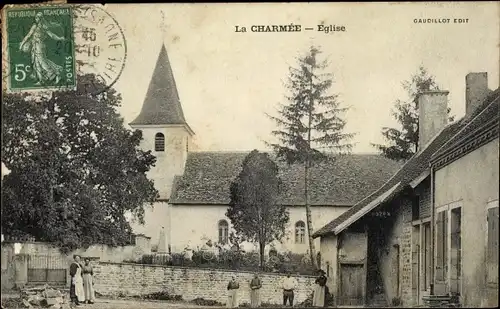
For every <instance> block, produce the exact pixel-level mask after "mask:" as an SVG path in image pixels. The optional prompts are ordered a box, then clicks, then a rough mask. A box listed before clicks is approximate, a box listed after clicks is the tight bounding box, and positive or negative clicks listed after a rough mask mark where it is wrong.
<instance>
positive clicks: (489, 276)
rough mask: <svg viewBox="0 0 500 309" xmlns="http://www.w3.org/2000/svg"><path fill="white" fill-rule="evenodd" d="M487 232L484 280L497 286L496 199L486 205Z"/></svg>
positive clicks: (490, 284) (492, 285) (494, 286)
mask: <svg viewBox="0 0 500 309" xmlns="http://www.w3.org/2000/svg"><path fill="white" fill-rule="evenodd" d="M487 220H488V232H487V233H488V234H487V246H486V247H487V249H486V250H487V251H486V280H487V284H488V285H489V286H491V287H493V288H498V232H499V231H498V200H496V201H494V202H491V203H489V205H488V217H487Z"/></svg>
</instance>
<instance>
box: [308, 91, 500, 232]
mask: <svg viewBox="0 0 500 309" xmlns="http://www.w3.org/2000/svg"><path fill="white" fill-rule="evenodd" d="M495 94H496V96H495ZM495 98H498V89H497V90H496V91H495V92H494V94H493V95H490V96H489V97H488V99H486V101H485V103H483V104H482V106H481V107H479V108H478V109H477V110H476V111H475V113H474V114H473V115H472V116H471V117H464V118H462V119H461V120H459V121H457V122H455V123H452V124H449V125H448V126H446V127H445V128H444V129H443V130H442V131H441V132H440V133H439V134H438V135H437V136H436V137H435V138H434V139H433V140H431V141H430V143H429V144H428V145H427V146H426V147H424V148H423V149H422V150H421V151H419V152H417V153H416V154H415V155H413V157H411V158H410V159H409V160H408V161H407V162H406V164H405V165H403V166H402V167H401V169H400V170H398V171H397V172H396V173H395V174H394V175H393V176H392V177H391V178H390V179H389V180H388V181H387V182H386V183H385V184H384V185H383V186H382V187H380V188H379V189H378V190H376V191H375V192H373V193H372V194H370V195H369V196H366V198H364V199H363V200H361V201H360V202H358V203H357V204H356V205H354V206H353V207H351V208H349V209H348V210H347V211H345V212H344V213H342V214H341V215H340V216H338V217H337V218H335V219H334V220H332V221H331V222H330V223H328V224H327V225H325V226H324V227H322V228H320V229H319V230H317V231H316V232H315V233H314V234H313V237H314V238H316V237H320V236H324V235H327V234H332V233H334V230H335V228H336V227H337V226H339V225H340V224H341V223H343V222H344V221H346V220H347V219H348V218H350V217H351V216H353V215H354V214H356V213H357V212H359V211H360V210H361V209H363V208H364V207H365V206H367V205H368V204H370V203H371V202H372V201H374V200H375V199H377V198H379V197H380V196H381V195H383V194H384V193H386V192H387V191H388V190H390V189H392V188H393V187H394V186H395V185H397V184H398V183H400V184H399V185H398V186H396V190H395V191H394V192H393V193H392V194H391V196H395V195H396V194H397V193H398V192H401V190H403V189H404V188H405V187H407V186H408V185H409V184H410V182H411V181H412V180H414V179H415V178H417V177H418V176H420V175H421V174H422V173H423V172H424V171H425V170H427V169H428V168H429V164H430V162H431V158H432V157H433V154H434V153H436V152H437V151H438V150H440V149H441V148H442V147H443V146H444V145H445V144H448V143H447V142H448V141H450V140H452V139H453V140H455V139H458V140H460V137H459V136H461V135H462V133H464V134H466V133H465V132H467V131H468V130H469V129H468V128H467V125H468V124H469V123H471V122H472V120H474V122H475V123H476V122H477V124H478V125H479V124H480V123H481V122H483V121H485V119H483V118H482V117H481V119H479V117H475V116H476V115H478V114H480V113H481V111H482V110H484V109H485V108H486V107H488V106H489V105H490V104H489V103H491V102H492V101H493V100H495ZM494 105H496V106H497V107H496V110H495V108H493V109H492V110H491V111H488V112H487V113H482V114H481V115H484V116H486V115H490V116H491V115H492V113H495V112H496V113H498V104H494ZM488 108H490V107H488ZM459 133H460V134H459Z"/></svg>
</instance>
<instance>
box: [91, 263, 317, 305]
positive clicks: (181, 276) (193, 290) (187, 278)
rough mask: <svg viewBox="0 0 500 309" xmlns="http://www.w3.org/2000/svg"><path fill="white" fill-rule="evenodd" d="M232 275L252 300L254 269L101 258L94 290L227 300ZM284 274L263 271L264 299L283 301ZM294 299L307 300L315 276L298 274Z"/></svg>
mask: <svg viewBox="0 0 500 309" xmlns="http://www.w3.org/2000/svg"><path fill="white" fill-rule="evenodd" d="M232 276H236V277H237V280H238V281H239V283H240V289H239V294H238V298H239V302H240V304H241V303H245V302H247V303H249V302H250V287H249V285H250V280H251V279H252V277H253V273H250V272H235V271H231V270H214V269H201V268H184V267H171V266H160V265H141V264H126V263H111V262H100V263H99V265H98V266H97V267H96V268H95V290H96V292H98V293H100V294H102V295H118V294H120V293H123V294H125V295H129V296H131V295H146V294H150V293H155V292H160V291H166V292H168V293H169V294H171V295H181V296H182V298H183V299H184V300H188V301H189V300H193V299H195V298H204V299H207V300H216V301H218V302H221V303H226V300H227V293H226V291H227V284H228V282H229V281H230V280H231V277H232ZM283 278H285V275H281V274H261V279H262V290H261V299H262V302H263V303H272V304H281V302H282V301H283V296H282V290H281V288H280V283H281V280H282V279H283ZM296 278H297V281H298V289H297V290H296V292H295V300H294V302H295V303H300V302H302V301H304V300H305V299H306V298H307V297H308V296H309V295H310V294H311V293H312V291H313V286H314V280H315V278H314V277H308V276H297V277H296Z"/></svg>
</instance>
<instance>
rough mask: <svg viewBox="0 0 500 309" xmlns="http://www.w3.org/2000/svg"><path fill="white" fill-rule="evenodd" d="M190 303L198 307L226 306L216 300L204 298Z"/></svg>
mask: <svg viewBox="0 0 500 309" xmlns="http://www.w3.org/2000/svg"><path fill="white" fill-rule="evenodd" d="M190 303H192V304H195V305H198V306H218V307H220V306H224V304H223V303H219V302H218V301H216V300H210V299H204V298H202V297H198V298H195V299H193V300H192V301H190Z"/></svg>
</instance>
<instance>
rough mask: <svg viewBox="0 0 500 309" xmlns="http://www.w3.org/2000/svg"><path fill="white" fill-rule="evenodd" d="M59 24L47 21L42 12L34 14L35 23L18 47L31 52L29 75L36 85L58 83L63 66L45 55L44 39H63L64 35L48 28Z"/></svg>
mask: <svg viewBox="0 0 500 309" xmlns="http://www.w3.org/2000/svg"><path fill="white" fill-rule="evenodd" d="M55 26H60V25H59V24H58V23H53V22H48V21H47V20H46V19H45V18H44V17H43V13H42V12H38V13H37V14H36V15H35V23H34V24H33V26H31V29H30V31H29V32H28V34H27V35H26V36H25V37H24V39H23V40H22V42H21V44H20V45H19V49H20V50H21V51H24V52H29V53H30V54H31V69H32V75H31V77H32V78H33V79H35V80H36V81H37V82H36V85H40V84H41V83H45V82H47V81H52V80H54V79H55V83H56V84H57V83H59V80H60V78H61V74H62V71H63V68H62V67H61V66H60V65H57V64H55V63H54V62H52V61H51V60H50V59H49V58H48V57H47V45H46V40H47V39H48V38H51V39H53V40H56V41H63V40H64V37H60V36H58V35H56V34H54V33H53V32H52V31H51V30H50V28H51V27H55Z"/></svg>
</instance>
